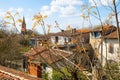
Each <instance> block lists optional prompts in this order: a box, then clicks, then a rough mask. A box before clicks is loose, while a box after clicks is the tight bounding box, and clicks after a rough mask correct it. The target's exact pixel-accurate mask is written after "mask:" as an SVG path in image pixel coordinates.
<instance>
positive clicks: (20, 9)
mask: <svg viewBox="0 0 120 80" xmlns="http://www.w3.org/2000/svg"><path fill="white" fill-rule="evenodd" d="M8 11H10V12H19V13H22V12H23V8H12V7H11V8H9V9H8Z"/></svg>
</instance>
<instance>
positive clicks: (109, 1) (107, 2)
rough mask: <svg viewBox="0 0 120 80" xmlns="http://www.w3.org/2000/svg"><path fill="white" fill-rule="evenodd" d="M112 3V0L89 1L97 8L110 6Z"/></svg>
mask: <svg viewBox="0 0 120 80" xmlns="http://www.w3.org/2000/svg"><path fill="white" fill-rule="evenodd" d="M112 1H113V0H89V2H90V3H91V4H92V5H95V4H96V5H97V6H101V5H104V6H108V5H111V4H112Z"/></svg>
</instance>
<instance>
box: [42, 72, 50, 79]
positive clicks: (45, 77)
mask: <svg viewBox="0 0 120 80" xmlns="http://www.w3.org/2000/svg"><path fill="white" fill-rule="evenodd" d="M42 77H43V79H45V80H49V79H48V73H45V72H44V73H43V74H42Z"/></svg>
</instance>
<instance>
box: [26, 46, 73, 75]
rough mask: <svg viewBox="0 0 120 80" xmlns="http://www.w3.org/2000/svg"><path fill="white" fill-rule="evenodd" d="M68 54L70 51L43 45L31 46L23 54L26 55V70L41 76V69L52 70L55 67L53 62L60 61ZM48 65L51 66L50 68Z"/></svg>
mask: <svg viewBox="0 0 120 80" xmlns="http://www.w3.org/2000/svg"><path fill="white" fill-rule="evenodd" d="M70 55H71V52H66V51H61V50H58V49H47V48H45V47H43V46H37V47H34V48H31V50H30V51H29V52H26V53H25V54H24V56H25V57H28V60H27V63H28V64H27V66H28V67H27V68H28V69H27V70H28V71H27V72H28V73H29V74H31V75H34V76H36V77H42V76H41V75H42V72H43V71H46V72H47V71H51V72H52V68H53V67H54V68H56V66H54V65H53V63H54V62H56V61H60V60H62V59H63V57H68V56H70ZM48 65H49V66H52V68H51V67H49V66H48ZM59 68H60V66H59ZM50 75H51V73H50Z"/></svg>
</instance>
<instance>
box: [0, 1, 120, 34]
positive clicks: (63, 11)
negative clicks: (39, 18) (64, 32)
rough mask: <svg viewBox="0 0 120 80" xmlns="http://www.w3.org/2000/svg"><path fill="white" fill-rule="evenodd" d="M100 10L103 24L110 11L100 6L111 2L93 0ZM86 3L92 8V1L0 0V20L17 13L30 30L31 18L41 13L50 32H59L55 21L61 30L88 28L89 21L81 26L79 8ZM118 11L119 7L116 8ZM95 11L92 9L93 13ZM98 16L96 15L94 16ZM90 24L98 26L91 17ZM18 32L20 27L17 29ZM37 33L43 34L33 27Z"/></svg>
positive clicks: (38, 27)
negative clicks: (44, 16) (7, 14)
mask: <svg viewBox="0 0 120 80" xmlns="http://www.w3.org/2000/svg"><path fill="white" fill-rule="evenodd" d="M95 1H96V3H97V5H98V8H99V10H100V15H101V19H102V21H103V22H104V21H105V20H106V18H107V16H108V13H110V12H111V11H110V10H109V9H106V8H105V7H102V6H101V3H102V4H103V5H104V6H108V4H111V1H112V0H95ZM85 2H88V4H89V5H88V6H91V5H92V6H93V5H94V2H93V0H0V18H1V19H2V18H4V17H3V16H5V13H6V12H7V11H10V12H11V13H13V12H15V11H17V12H19V15H20V16H19V17H20V18H22V17H23V16H24V17H25V20H26V25H27V28H28V29H32V26H33V21H32V18H33V16H34V15H35V14H38V13H41V14H42V15H47V16H48V17H47V18H46V19H45V24H46V25H48V24H49V25H52V28H51V32H57V31H59V29H58V28H55V27H54V25H55V21H57V22H58V24H59V26H60V27H61V29H66V27H67V26H68V25H70V26H71V27H72V28H77V29H78V28H83V27H89V26H90V24H89V21H88V20H86V21H85V22H84V26H83V18H82V17H81V15H82V14H83V13H85V14H86V12H82V9H81V6H82V5H83V4H85ZM118 9H120V7H119V6H118ZM94 10H95V9H93V11H94ZM96 16H98V15H96ZM91 22H92V24H93V25H99V24H100V22H99V20H97V19H96V18H95V17H93V16H91ZM17 28H18V29H19V30H20V28H21V27H20V26H18V27H17ZM35 30H37V31H38V32H39V33H43V30H42V28H41V26H37V27H35Z"/></svg>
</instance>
